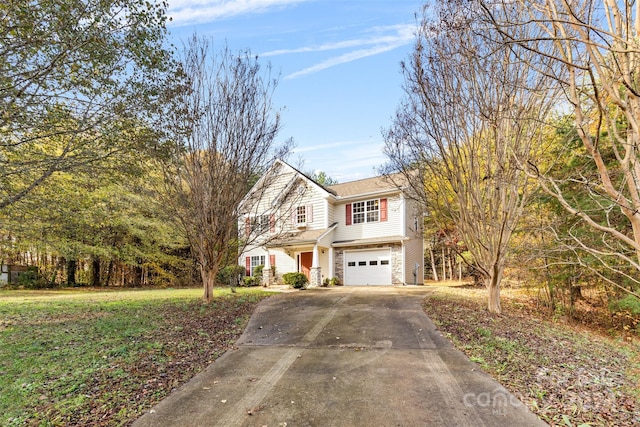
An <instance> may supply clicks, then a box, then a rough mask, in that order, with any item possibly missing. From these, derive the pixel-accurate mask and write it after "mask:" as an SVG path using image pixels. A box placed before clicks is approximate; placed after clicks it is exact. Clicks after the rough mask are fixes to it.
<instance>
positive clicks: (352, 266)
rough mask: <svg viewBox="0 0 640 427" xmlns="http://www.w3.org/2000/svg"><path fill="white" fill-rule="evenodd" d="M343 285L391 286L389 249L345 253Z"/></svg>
mask: <svg viewBox="0 0 640 427" xmlns="http://www.w3.org/2000/svg"><path fill="white" fill-rule="evenodd" d="M344 258H345V267H344V268H345V275H344V276H345V278H344V283H345V285H352V286H353V285H355V286H358V285H361V286H362V285H391V249H376V250H373V251H354V252H345V256H344Z"/></svg>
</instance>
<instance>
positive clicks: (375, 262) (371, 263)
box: [369, 261, 378, 265]
mask: <svg viewBox="0 0 640 427" xmlns="http://www.w3.org/2000/svg"><path fill="white" fill-rule="evenodd" d="M369 265H378V261H369Z"/></svg>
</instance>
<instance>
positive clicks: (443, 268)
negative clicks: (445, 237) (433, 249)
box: [442, 248, 447, 280]
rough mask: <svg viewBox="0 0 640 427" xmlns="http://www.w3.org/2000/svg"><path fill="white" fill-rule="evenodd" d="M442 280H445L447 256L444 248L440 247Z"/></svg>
mask: <svg viewBox="0 0 640 427" xmlns="http://www.w3.org/2000/svg"><path fill="white" fill-rule="evenodd" d="M442 280H447V258H446V257H445V254H444V248H442Z"/></svg>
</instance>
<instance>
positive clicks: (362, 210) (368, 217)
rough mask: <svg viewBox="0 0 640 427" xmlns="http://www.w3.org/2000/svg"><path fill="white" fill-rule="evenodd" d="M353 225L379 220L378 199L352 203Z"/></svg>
mask: <svg viewBox="0 0 640 427" xmlns="http://www.w3.org/2000/svg"><path fill="white" fill-rule="evenodd" d="M352 210H353V223H354V224H362V223H365V222H378V221H379V220H380V199H375V200H367V201H365V202H354V203H353V205H352Z"/></svg>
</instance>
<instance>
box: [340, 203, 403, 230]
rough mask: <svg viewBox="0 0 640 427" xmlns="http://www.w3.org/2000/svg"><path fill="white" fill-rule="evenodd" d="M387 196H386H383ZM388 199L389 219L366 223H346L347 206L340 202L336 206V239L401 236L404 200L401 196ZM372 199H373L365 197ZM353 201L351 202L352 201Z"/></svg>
mask: <svg viewBox="0 0 640 427" xmlns="http://www.w3.org/2000/svg"><path fill="white" fill-rule="evenodd" d="M383 198H385V197H383ZM386 199H387V221H378V222H370V223H364V224H352V225H346V219H345V215H346V214H345V212H346V209H345V206H346V203H340V204H339V205H337V206H336V207H335V215H336V219H337V221H338V224H339V225H338V229H337V230H336V234H335V236H336V237H335V240H337V241H341V240H353V239H370V238H375V237H385V236H401V235H403V234H404V230H403V229H402V223H403V211H404V209H403V208H404V202H403V200H402V199H401V198H400V197H399V196H393V197H386ZM363 200H371V199H363ZM350 203H351V202H350Z"/></svg>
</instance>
